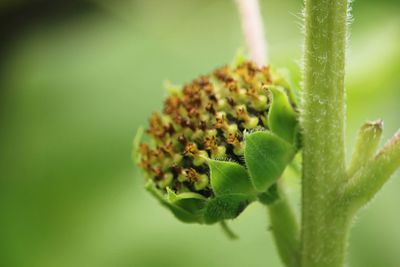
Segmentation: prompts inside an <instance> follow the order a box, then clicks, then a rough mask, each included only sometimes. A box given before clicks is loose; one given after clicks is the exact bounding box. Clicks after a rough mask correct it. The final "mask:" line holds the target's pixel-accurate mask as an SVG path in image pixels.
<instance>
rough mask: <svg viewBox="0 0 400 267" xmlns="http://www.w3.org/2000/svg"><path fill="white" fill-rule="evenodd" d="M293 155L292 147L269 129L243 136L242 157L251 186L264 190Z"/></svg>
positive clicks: (280, 172)
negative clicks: (243, 147)
mask: <svg viewBox="0 0 400 267" xmlns="http://www.w3.org/2000/svg"><path fill="white" fill-rule="evenodd" d="M294 155H295V149H294V147H293V146H292V145H291V144H289V143H288V142H286V141H285V140H283V139H281V138H279V137H278V136H276V135H275V134H273V133H271V132H269V131H263V132H254V133H251V134H248V135H246V136H245V149H244V157H245V161H246V166H247V169H248V172H249V174H250V179H251V182H252V183H253V186H254V187H255V188H256V190H257V191H259V192H265V191H266V190H267V189H268V188H269V187H270V186H271V185H273V184H274V183H275V182H276V181H277V180H278V178H279V177H280V176H281V175H282V173H283V171H284V170H285V168H286V166H287V165H288V164H289V163H290V161H291V160H292V159H293V157H294Z"/></svg>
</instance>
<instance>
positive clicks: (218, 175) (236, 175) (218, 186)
mask: <svg viewBox="0 0 400 267" xmlns="http://www.w3.org/2000/svg"><path fill="white" fill-rule="evenodd" d="M207 163H208V166H209V168H210V179H211V186H212V189H213V191H214V193H215V195H216V196H221V195H227V194H234V193H242V194H250V195H253V194H255V192H256V191H255V189H254V187H253V185H252V183H251V181H250V177H249V174H248V173H247V170H246V168H245V167H243V166H242V165H240V164H238V163H235V162H230V161H220V160H213V159H209V160H207Z"/></svg>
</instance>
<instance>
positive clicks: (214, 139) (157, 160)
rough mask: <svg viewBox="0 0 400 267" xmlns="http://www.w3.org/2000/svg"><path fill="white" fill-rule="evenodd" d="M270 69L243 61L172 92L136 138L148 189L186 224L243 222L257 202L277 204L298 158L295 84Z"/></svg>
mask: <svg viewBox="0 0 400 267" xmlns="http://www.w3.org/2000/svg"><path fill="white" fill-rule="evenodd" d="M282 77H283V76H282V75H280V74H277V73H275V72H273V71H272V70H271V69H270V68H269V67H262V68H259V67H257V66H256V65H255V64H253V63H251V62H246V61H240V62H239V63H237V64H236V65H235V66H224V67H222V68H219V69H217V70H215V71H214V72H213V73H212V74H209V75H205V76H201V77H200V78H198V79H195V80H193V81H192V82H191V83H189V84H186V85H184V86H183V87H182V89H181V90H178V89H176V88H173V89H171V90H169V96H168V98H167V99H166V101H165V105H164V109H163V113H162V114H159V113H155V114H153V116H152V117H151V119H150V127H149V129H148V130H147V131H146V133H147V134H148V136H150V140H149V142H148V143H142V144H139V143H140V142H138V138H136V139H135V144H136V148H135V155H134V158H135V161H137V162H138V164H139V166H140V167H141V168H142V169H143V170H144V173H145V175H146V179H147V185H146V188H147V190H148V191H149V192H151V193H152V195H154V196H155V197H156V198H157V199H158V200H159V201H160V202H161V203H162V204H163V205H164V206H165V207H167V208H168V209H170V210H171V212H172V213H173V214H174V215H175V217H177V218H178V219H179V220H181V221H183V222H187V223H205V224H212V223H216V222H221V221H223V220H228V219H234V218H236V217H237V216H238V215H239V214H240V213H241V212H242V211H243V210H244V209H245V208H246V207H247V205H249V204H250V203H251V202H253V201H255V200H257V199H258V200H260V201H261V202H262V203H264V204H268V203H272V202H273V201H275V200H276V199H277V198H278V197H279V196H278V194H277V193H276V190H275V191H274V185H275V184H276V182H277V180H278V179H279V177H280V176H281V175H282V173H283V171H284V170H285V168H286V166H287V164H288V163H290V161H291V160H292V159H293V157H294V155H295V154H296V151H297V144H298V142H297V137H298V132H297V127H298V123H297V112H296V104H295V101H294V99H293V95H294V94H293V92H292V91H291V90H292V88H290V86H288V85H289V83H288V82H285V81H284V80H283V78H282Z"/></svg>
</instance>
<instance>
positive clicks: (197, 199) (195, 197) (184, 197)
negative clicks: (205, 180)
mask: <svg viewBox="0 0 400 267" xmlns="http://www.w3.org/2000/svg"><path fill="white" fill-rule="evenodd" d="M167 193H168V200H169V202H170V203H171V204H173V205H176V206H178V207H180V208H182V209H183V210H185V211H187V212H189V213H190V214H192V215H193V216H194V217H196V218H197V220H196V221H197V222H202V221H203V219H202V218H203V213H204V207H205V205H206V203H207V199H206V198H205V197H203V196H202V195H200V194H197V193H192V192H185V193H180V194H178V195H177V194H175V192H173V191H172V190H171V189H169V188H167Z"/></svg>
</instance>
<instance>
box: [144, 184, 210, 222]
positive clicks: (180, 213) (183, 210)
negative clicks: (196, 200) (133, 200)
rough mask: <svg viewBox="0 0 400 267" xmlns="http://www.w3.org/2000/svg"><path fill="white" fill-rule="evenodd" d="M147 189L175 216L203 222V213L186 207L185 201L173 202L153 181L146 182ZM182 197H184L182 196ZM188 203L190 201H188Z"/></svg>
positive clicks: (185, 219) (181, 219)
mask: <svg viewBox="0 0 400 267" xmlns="http://www.w3.org/2000/svg"><path fill="white" fill-rule="evenodd" d="M146 189H147V191H149V192H150V193H151V194H152V195H153V196H154V197H155V198H156V199H158V200H159V201H160V203H161V204H162V205H163V206H164V207H166V208H168V209H169V210H170V211H171V212H172V213H173V214H174V216H175V217H176V218H177V219H178V220H180V221H182V222H185V223H203V214H201V215H200V213H199V212H193V210H191V209H188V208H187V207H185V205H184V202H179V201H178V202H177V203H175V202H171V201H168V200H167V199H166V198H165V197H164V196H163V195H162V194H161V192H160V191H159V190H157V188H156V187H155V186H154V183H153V182H152V181H149V182H148V183H147V184H146ZM175 196H176V199H175V200H177V199H178V196H179V195H175ZM180 198H182V197H180ZM205 202H206V200H204V205H205ZM186 203H188V202H186Z"/></svg>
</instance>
